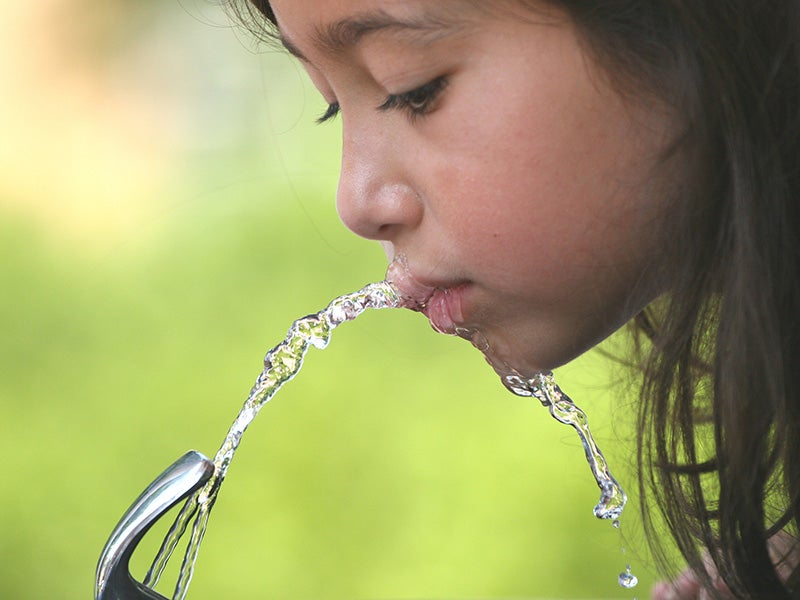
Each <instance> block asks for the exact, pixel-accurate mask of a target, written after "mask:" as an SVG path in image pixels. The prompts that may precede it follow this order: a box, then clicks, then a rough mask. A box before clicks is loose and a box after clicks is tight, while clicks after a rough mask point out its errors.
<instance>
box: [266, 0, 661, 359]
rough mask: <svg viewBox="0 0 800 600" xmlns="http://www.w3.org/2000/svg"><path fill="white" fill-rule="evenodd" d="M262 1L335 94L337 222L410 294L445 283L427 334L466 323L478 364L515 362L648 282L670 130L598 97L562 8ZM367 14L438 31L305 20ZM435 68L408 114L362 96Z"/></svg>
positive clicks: (594, 327)
mask: <svg viewBox="0 0 800 600" xmlns="http://www.w3.org/2000/svg"><path fill="white" fill-rule="evenodd" d="M272 7H273V10H274V11H275V14H276V16H277V19H278V25H279V28H280V31H281V34H282V36H283V38H284V40H285V42H286V44H287V46H288V47H289V48H290V51H292V52H293V53H294V54H296V55H298V56H300V57H301V61H302V63H303V65H304V67H305V68H306V70H307V71H308V73H309V75H310V77H311V79H312V80H313V82H314V84H315V85H316V87H317V88H318V89H319V91H320V93H321V94H322V96H323V97H324V98H325V99H326V101H327V102H329V103H334V102H338V104H339V106H340V107H341V119H342V124H343V125H342V127H343V144H342V167H341V179H340V182H339V188H338V195H337V208H338V211H339V213H340V216H341V218H342V220H343V222H344V223H345V224H346V225H347V227H349V228H350V229H352V230H353V231H354V232H355V233H357V234H358V235H361V236H364V237H366V238H370V239H375V240H379V241H381V242H382V243H383V245H384V247H385V248H386V251H387V254H388V256H389V257H390V258H391V257H394V256H397V255H403V256H404V257H405V259H406V263H407V265H408V275H409V276H408V277H406V278H405V279H406V280H407V281H410V282H411V283H409V284H407V285H406V287H407V288H409V289H414V290H417V291H412V292H411V293H416V294H419V293H420V292H419V291H418V290H419V289H426V290H428V293H427V296H428V297H429V296H430V294H431V291H432V290H436V289H438V290H440V291H441V290H445V291H446V292H445V294H444V296H445V298H444V299H442V298H439V300H441V301H440V302H438V303H437V306H438V309H437V310H433V309H431V310H430V311H428V314H429V316H430V317H431V318H432V322H433V324H434V326H435V327H437V329H439V330H442V331H446V332H449V333H453V332H455V331H456V328H457V327H458V328H468V329H470V330H478V331H480V332H481V334H482V335H483V336H484V337H485V338H486V340H487V341H488V344H489V346H490V347H491V350H490V352H489V354H490V355H491V356H492V357H494V362H495V363H496V364H499V363H501V362H502V363H505V364H508V365H510V366H512V367H513V368H515V369H517V370H518V371H520V372H521V373H523V374H528V375H532V374H534V373H536V372H538V371H542V370H549V369H552V368H554V367H557V366H559V365H561V364H563V363H565V362H567V361H569V360H570V359H572V358H574V357H575V356H577V355H578V354H580V353H582V352H583V351H585V350H587V349H588V348H590V347H592V346H593V345H595V344H596V343H598V342H599V341H600V340H602V339H603V338H605V337H606V336H608V335H609V334H610V333H612V332H613V331H614V330H616V329H618V328H619V327H620V326H621V325H622V324H624V323H625V322H626V321H627V320H629V319H630V318H631V317H632V316H633V315H634V314H636V313H637V312H638V311H639V310H640V309H641V308H642V307H643V306H644V305H645V304H647V303H648V302H649V301H650V300H652V299H653V297H655V296H656V295H657V294H658V293H659V292H660V291H661V290H660V288H659V287H658V286H655V285H653V283H652V282H650V281H648V280H647V274H648V273H649V272H652V270H653V267H654V264H656V263H657V259H658V257H659V255H660V254H661V248H660V246H661V243H662V242H661V240H660V239H659V238H660V236H659V235H658V232H659V230H660V229H661V228H660V226H659V225H660V222H661V221H662V220H663V215H664V213H665V211H666V210H667V207H668V206H669V204H670V202H671V199H670V195H671V194H672V191H671V190H672V188H673V187H674V186H673V182H674V181H675V180H676V167H675V165H673V164H671V162H669V161H667V160H666V159H665V158H664V154H665V151H666V148H667V146H668V144H669V143H670V141H671V139H672V138H673V136H674V132H675V130H676V126H675V124H674V123H673V119H672V118H671V117H670V116H669V113H668V111H667V110H666V109H664V108H663V107H661V106H659V105H658V104H656V103H654V102H653V101H652V100H647V101H646V102H645V101H642V102H638V101H636V100H632V99H631V98H622V97H621V96H620V95H619V94H618V93H617V92H615V91H614V88H613V86H612V85H611V84H610V82H609V81H608V80H607V79H606V77H605V76H604V74H603V72H602V71H601V69H599V68H598V67H597V66H595V65H594V64H593V61H592V60H591V58H590V57H588V56H587V54H586V53H585V52H584V51H583V49H582V46H581V43H580V40H579V37H578V35H577V33H576V31H575V29H574V27H573V26H572V24H571V23H570V22H569V20H567V19H566V18H565V17H564V16H563V15H561V14H559V13H557V12H554V11H553V10H552V9H546V8H544V7H542V8H541V10H539V11H531V10H530V9H525V10H522V9H515V3H508V5H507V6H504V7H503V8H502V9H499V8H497V5H495V7H494V8H492V9H491V10H490V11H487V9H480V8H476V4H475V3H471V2H467V1H460V0H459V1H456V0H443V1H438V2H435V3H434V2H425V1H413V0H412V1H407V0H402V1H398V0H337V1H331V2H317V1H316V0H276V1H274V2H272ZM367 14H369V15H383V16H384V17H385V16H386V15H389V16H391V17H392V18H396V19H400V20H406V19H417V20H419V19H420V18H422V19H423V20H424V19H427V20H428V21H434V20H435V22H436V23H437V24H439V25H440V26H437V27H432V28H426V27H423V28H419V27H417V28H409V27H402V26H396V25H395V26H387V27H382V28H380V29H377V30H371V31H367V32H366V33H363V32H362V34H361V35H360V37H358V39H357V40H355V43H347V44H345V45H344V46H342V47H334V46H335V44H333V42H332V41H331V40H327V43H324V44H323V43H322V42H321V40H320V37H321V36H320V35H319V33H318V31H320V30H323V31H324V30H325V28H326V27H327V28H329V27H330V26H331V25H332V24H334V23H341V22H342V21H343V20H347V19H351V20H352V19H354V18H361V17H363V16H364V15H367ZM442 23H444V24H442ZM428 24H430V23H428ZM343 29H346V28H345V27H342V26H340V27H339V28H338V30H339V31H342V30H343ZM340 41H341V40H340ZM347 41H348V42H353V41H354V40H353V39H349V40H347ZM442 76H444V77H446V83H444V84H443V86H442V88H441V90H440V91H439V92H438V94H437V95H436V97H435V98H434V99H433V100H432V101H430V102H427V105H426V107H425V111H426V112H425V114H413V112H412V110H411V109H410V108H409V107H408V106H394V107H391V108H388V109H378V108H377V107H378V106H379V105H381V104H383V103H384V102H386V100H387V96H388V95H390V94H399V93H404V92H408V91H409V90H414V89H417V88H419V86H422V85H424V84H426V83H429V82H431V81H435V80H436V78H438V77H442ZM673 162H674V161H673ZM439 296H442V294H439ZM417 299H418V300H420V301H424V300H426V299H427V298H417Z"/></svg>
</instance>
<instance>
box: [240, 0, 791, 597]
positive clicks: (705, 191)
mask: <svg viewBox="0 0 800 600" xmlns="http://www.w3.org/2000/svg"><path fill="white" fill-rule="evenodd" d="M531 4H535V3H531ZM550 4H553V5H555V6H558V7H560V8H561V9H562V10H564V11H566V12H567V13H568V14H569V15H570V16H571V18H572V19H573V20H574V22H575V23H576V24H577V26H578V27H579V29H580V30H581V31H582V33H583V39H584V40H585V43H586V46H587V49H588V50H589V51H590V52H591V54H592V55H593V56H594V57H595V58H596V59H597V60H598V62H599V64H600V65H601V66H602V67H604V68H605V70H606V72H607V73H608V75H609V76H610V78H611V79H612V81H614V82H615V83H616V84H617V85H618V86H619V89H620V90H621V91H624V92H625V93H626V94H635V95H639V94H641V95H652V96H655V97H658V98H660V99H661V100H662V101H664V102H666V103H667V104H668V105H669V106H671V107H672V108H673V109H674V110H675V111H676V113H677V114H678V115H680V116H681V120H682V122H683V123H685V124H686V129H685V133H684V135H683V136H681V138H680V140H679V142H678V143H677V145H676V150H679V151H681V152H686V153H687V155H689V156H691V158H692V161H691V162H692V164H693V166H694V170H693V174H692V175H693V176H692V178H691V181H692V186H691V189H687V190H685V193H684V194H683V198H682V201H681V202H680V203H679V206H678V207H676V209H675V212H674V215H673V216H674V219H673V220H674V223H672V224H671V227H670V238H671V240H672V243H671V245H672V247H671V248H670V249H669V250H668V256H669V259H670V260H669V261H668V264H669V267H668V269H665V270H664V272H663V277H664V278H665V281H668V282H669V286H668V293H667V294H666V295H665V296H664V298H662V299H661V300H660V301H658V302H657V303H654V305H653V306H651V307H649V308H648V309H646V310H645V311H644V312H643V313H642V314H640V315H639V316H638V317H637V318H636V319H635V327H636V331H637V335H638V339H639V341H640V343H639V344H638V347H639V348H645V349H646V351H645V352H643V353H642V355H641V364H642V373H643V385H642V393H641V399H642V401H641V405H640V406H641V408H640V411H639V466H640V489H641V492H642V494H643V496H644V495H647V496H649V497H650V498H651V499H652V504H653V505H654V506H656V507H658V509H659V511H660V514H661V515H662V516H663V519H664V522H665V523H666V525H667V527H668V529H669V531H670V532H671V534H672V536H673V538H674V540H675V542H676V544H677V546H678V548H679V549H680V551H681V553H682V554H683V556H684V557H685V558H686V560H687V562H688V564H689V566H691V567H692V568H693V569H694V570H695V572H696V573H698V575H699V576H701V577H702V578H704V582H705V587H706V588H707V589H708V591H709V592H710V593H712V594H713V593H715V592H714V586H713V585H712V582H711V580H710V576H709V575H708V574H707V572H706V568H705V566H704V561H703V556H702V555H703V552H704V551H706V552H707V553H708V555H709V557H710V559H711V560H712V561H713V562H714V564H715V568H716V570H717V571H718V573H719V575H720V576H721V577H722V578H723V579H724V581H725V583H726V584H727V586H728V587H729V588H730V591H731V592H732V593H733V594H734V595H735V596H737V597H745V598H800V569H798V568H797V567H796V562H797V561H796V560H795V561H794V562H792V561H787V562H786V564H785V565H784V566H785V569H784V571H783V576H782V577H779V576H778V575H777V572H776V568H775V564H776V562H777V561H779V558H780V557H778V558H776V557H774V556H771V555H770V549H769V540H770V538H771V537H772V536H773V535H775V534H776V533H777V532H779V531H781V532H783V534H788V535H789V536H791V538H790V539H793V540H795V541H794V542H793V544H794V549H793V552H794V553H798V552H800V548H798V547H797V544H796V540H797V534H798V525H800V0H561V1H551V2H550ZM235 9H236V11H237V13H238V14H239V15H240V16H244V17H247V21H248V23H249V25H250V26H251V27H252V26H255V30H257V31H260V32H261V33H267V34H268V35H267V37H268V36H269V32H270V31H272V32H273V33H274V30H271V29H270V27H273V26H274V24H275V16H274V14H273V13H272V11H271V9H270V6H269V3H268V2H267V0H251V4H243V3H241V2H240V3H239V4H237V6H236V8H235ZM259 19H260V21H259ZM259 28H260V29H259ZM645 338H646V341H643V340H644V339H645ZM642 506H643V507H645V508H644V509H643V510H645V513H646V514H645V522H646V523H647V524H648V525H647V526H648V529H649V532H648V539H649V540H651V544H652V545H653V548H654V551H655V553H656V556H657V557H661V558H662V560H665V559H664V556H665V555H664V554H663V553H661V552H660V551H659V545H658V543H657V540H658V532H657V531H656V530H655V529H657V528H655V526H654V525H653V520H652V519H650V518H649V515H648V514H647V509H646V506H647V503H645V502H643V503H642ZM790 545H791V544H790ZM796 558H797V557H796V556H795V559H796Z"/></svg>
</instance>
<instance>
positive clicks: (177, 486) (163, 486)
mask: <svg viewBox="0 0 800 600" xmlns="http://www.w3.org/2000/svg"><path fill="white" fill-rule="evenodd" d="M213 474H214V463H213V462H212V461H211V460H209V459H208V458H206V457H205V456H203V455H202V454H201V453H199V452H196V451H194V450H191V451H189V452H187V453H186V454H184V455H183V456H181V457H180V458H179V459H178V460H176V461H175V462H174V463H172V465H170V466H169V467H167V469H166V470H165V471H164V472H163V473H161V475H159V476H158V477H157V478H156V479H155V480H154V481H153V482H152V483H151V484H150V485H149V486H147V488H146V489H145V490H144V492H142V494H141V496H139V498H137V500H136V501H135V502H134V503H133V504H132V505H131V507H130V508H129V509H128V510H127V512H126V513H125V514H124V515H123V517H122V519H121V520H120V522H119V523H118V524H117V527H116V528H115V529H114V531H113V532H112V534H111V537H109V538H108V542H106V546H105V548H104V549H103V553H102V554H101V555H100V560H99V562H98V563H97V577H96V582H95V592H94V597H95V600H167V599H166V598H164V596H162V595H161V594H159V593H158V592H156V591H155V590H153V589H151V588H149V587H148V586H146V585H144V584H143V583H140V582H139V581H137V580H136V579H134V578H133V576H132V575H131V573H130V570H129V568H128V563H129V561H130V558H131V556H132V555H133V552H134V550H136V546H137V545H138V544H139V542H140V541H141V539H142V538H143V537H144V535H145V534H146V533H147V531H148V530H149V529H150V527H151V526H152V525H153V524H154V523H155V522H156V521H157V520H158V519H159V518H160V517H162V516H163V515H164V514H165V513H166V512H167V511H169V509H171V508H172V507H173V506H175V505H176V504H178V503H179V502H180V501H181V500H183V499H185V498H187V497H188V496H189V495H190V494H192V493H194V492H196V491H197V490H199V489H200V488H201V487H202V486H203V485H204V484H205V483H206V482H207V481H208V480H209V479H210V478H211V476H212V475H213Z"/></svg>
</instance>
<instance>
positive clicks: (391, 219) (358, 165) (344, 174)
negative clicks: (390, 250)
mask: <svg viewBox="0 0 800 600" xmlns="http://www.w3.org/2000/svg"><path fill="white" fill-rule="evenodd" d="M412 158H413V151H408V149H404V148H403V147H402V142H401V141H400V140H399V139H397V138H393V137H392V136H391V135H390V133H389V132H388V131H386V130H385V129H383V130H382V129H381V128H379V127H374V126H372V127H365V128H360V129H358V130H357V131H353V130H352V129H351V130H349V131H348V128H347V127H346V126H345V127H344V136H343V139H342V168H341V174H340V176H339V189H338V191H337V194H336V209H337V211H338V212H339V217H340V218H341V219H342V222H343V223H344V224H345V225H346V226H347V228H348V229H350V230H351V231H353V232H354V233H356V234H357V235H360V236H361V237H365V238H368V239H373V240H382V241H389V242H396V241H397V238H398V237H399V236H401V235H402V234H403V232H406V231H409V230H411V229H413V228H414V227H416V226H417V225H418V224H419V223H420V221H421V220H422V215H423V212H424V211H423V204H422V199H421V196H420V194H419V193H418V190H417V189H416V187H415V185H414V183H413V178H412V177H410V174H411V169H412V160H411V159H412Z"/></svg>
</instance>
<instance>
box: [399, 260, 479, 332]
mask: <svg viewBox="0 0 800 600" xmlns="http://www.w3.org/2000/svg"><path fill="white" fill-rule="evenodd" d="M386 279H387V281H389V282H390V283H391V284H392V285H393V286H394V287H395V288H396V289H397V291H398V292H399V293H400V296H401V297H402V300H403V306H404V307H405V308H408V309H411V310H415V311H417V312H421V313H422V314H424V315H425V316H426V317H428V320H429V321H430V323H431V326H432V327H433V328H434V329H435V330H436V331H438V332H439V333H444V334H448V335H460V333H461V330H462V329H463V328H462V327H461V326H460V325H461V324H462V323H463V322H464V314H463V309H462V301H463V296H464V294H465V292H466V289H467V287H468V285H469V284H467V283H456V284H453V285H447V284H429V283H427V282H421V281H420V280H419V279H417V278H416V277H414V275H412V274H411V271H410V270H409V268H408V263H407V261H406V259H405V257H402V256H401V257H398V258H395V260H393V261H392V263H391V264H390V265H389V269H388V271H387V272H386Z"/></svg>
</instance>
